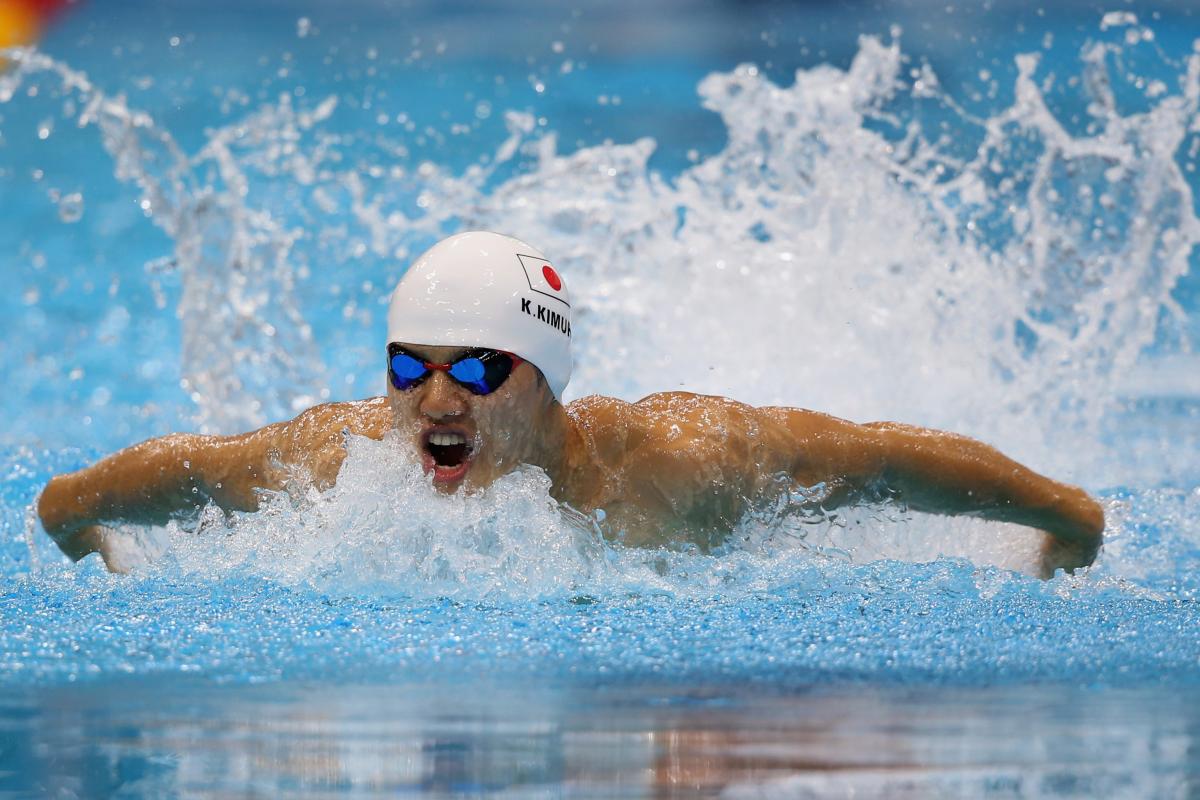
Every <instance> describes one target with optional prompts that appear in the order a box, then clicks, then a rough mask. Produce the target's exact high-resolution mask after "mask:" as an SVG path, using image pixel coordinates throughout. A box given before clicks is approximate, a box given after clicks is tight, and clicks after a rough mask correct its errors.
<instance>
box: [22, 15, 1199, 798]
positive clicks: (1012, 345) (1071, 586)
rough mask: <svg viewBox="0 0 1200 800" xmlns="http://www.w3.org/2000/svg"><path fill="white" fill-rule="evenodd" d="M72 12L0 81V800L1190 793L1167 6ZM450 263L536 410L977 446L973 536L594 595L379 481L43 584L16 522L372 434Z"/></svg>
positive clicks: (710, 567)
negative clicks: (1045, 557) (503, 263)
mask: <svg viewBox="0 0 1200 800" xmlns="http://www.w3.org/2000/svg"><path fill="white" fill-rule="evenodd" d="M645 5H646V4H640V3H627V4H626V3H617V4H604V5H594V6H593V5H582V6H578V7H574V8H570V7H565V6H562V7H560V6H559V5H557V4H545V5H542V4H531V5H522V6H514V7H511V8H508V7H492V8H491V9H490V10H479V9H474V8H468V7H465V6H464V7H447V6H445V5H444V4H429V5H421V4H389V3H385V2H378V3H376V2H360V3H353V4H349V5H346V4H340V5H339V6H337V7H336V11H335V10H334V7H331V6H326V5H324V4H319V3H315V2H314V3H297V4H286V5H285V4H282V3H269V4H264V5H261V6H257V7H253V8H251V7H248V6H246V5H244V4H234V3H228V4H220V3H219V4H215V5H212V4H206V5H205V7H204V8H203V9H200V7H198V6H196V5H194V4H190V3H183V2H166V3H164V2H155V3H141V2H121V3H115V2H114V3H107V4H104V3H100V2H89V3H85V4H82V5H81V6H79V7H78V8H74V9H72V10H71V12H70V13H69V14H68V15H66V16H65V17H64V18H63V19H62V20H61V22H60V23H59V24H58V25H57V26H56V27H54V28H52V29H51V30H50V31H49V32H48V34H47V37H46V38H45V40H44V41H43V42H42V46H41V49H40V50H38V51H36V52H22V53H13V54H11V55H10V58H11V60H12V61H13V64H12V66H11V67H10V69H9V70H8V71H7V72H6V73H0V274H2V275H4V276H5V278H6V279H7V280H6V285H7V287H8V288H9V291H7V292H4V293H0V312H2V313H0V363H3V364H4V365H5V366H4V374H5V377H6V388H7V391H5V392H4V393H3V394H0V414H2V415H3V418H4V420H5V424H4V425H3V426H2V427H0V474H3V476H4V478H3V481H0V526H2V527H0V536H2V539H0V564H2V569H3V578H2V580H0V796H15V797H25V796H39V797H40V796H55V797H57V796H84V797H90V796H107V795H121V796H147V797H159V796H174V795H189V796H190V795H199V796H205V795H220V796H246V795H265V796H286V795H292V794H302V793H306V792H316V793H321V794H350V795H374V794H380V795H383V794H395V793H397V792H401V791H406V792H412V791H429V792H433V793H439V794H503V793H507V794H515V795H518V796H527V795H534V796H541V795H546V796H562V795H564V794H567V795H582V796H592V795H595V796H611V795H614V794H619V795H627V796H646V795H659V794H667V795H669V794H675V793H688V792H700V793H704V794H710V795H715V794H724V795H729V796H753V797H764V796H766V797H774V796H779V797H796V796H822V795H831V796H845V795H847V794H851V793H854V794H855V795H856V796H863V797H876V796H879V797H929V796H972V797H975V796H988V797H1042V796H1049V797H1189V796H1195V795H1196V794H1197V793H1200V702H1198V701H1200V610H1198V609H1197V596H1198V590H1200V460H1198V459H1197V456H1196V453H1197V448H1198V445H1200V359H1197V357H1196V356H1195V355H1194V353H1195V351H1196V348H1197V347H1198V346H1200V269H1197V268H1196V264H1195V261H1196V256H1195V253H1194V250H1195V248H1194V245H1195V243H1196V242H1197V240H1198V239H1200V219H1198V217H1197V206H1196V200H1195V192H1196V189H1197V188H1198V180H1200V179H1198V178H1197V175H1196V171H1195V167H1196V164H1197V162H1198V160H1200V125H1197V121H1198V120H1200V115H1198V114H1197V110H1198V104H1200V56H1198V55H1197V54H1196V53H1197V48H1196V46H1195V45H1194V44H1193V43H1194V42H1195V41H1197V40H1198V39H1200V20H1198V19H1197V18H1196V16H1195V15H1194V13H1193V12H1192V11H1191V10H1190V9H1189V8H1188V7H1187V5H1186V4H1183V3H1179V4H1170V3H1166V4H1159V5H1149V4H1124V3H1121V4H1118V3H1113V4H1111V5H1110V6H1107V5H1096V4H1093V3H1083V2H1080V3H1065V4H1055V6H1054V7H1053V8H1039V7H1037V6H1028V7H1025V6H1018V5H1016V4H1007V3H997V4H984V5H980V6H979V7H977V8H974V7H973V8H959V7H956V6H954V5H948V4H946V3H938V4H930V3H923V2H908V3H895V4H890V3H875V4H872V3H845V4H828V5H826V4H814V5H796V6H793V5H777V4H772V3H756V4H746V5H743V4H724V3H707V4H700V5H698V6H694V7H687V8H683V7H677V6H675V5H670V4H668V5H663V6H655V7H645ZM466 227H483V228H493V229H497V230H503V231H509V232H512V233H514V234H515V235H518V236H521V237H522V238H525V239H528V240H531V241H533V242H536V243H538V244H539V246H541V247H542V248H543V249H544V250H545V251H546V252H547V253H549V254H551V255H552V257H553V258H554V259H555V263H556V265H557V266H558V267H560V268H561V270H562V271H563V272H564V274H566V276H567V278H568V280H569V281H571V285H572V291H573V295H574V296H575V297H577V298H578V304H579V308H580V311H579V314H578V319H577V320H576V324H575V325H574V326H573V327H574V329H575V333H576V337H577V339H576V341H577V345H578V348H577V352H576V372H575V379H574V382H573V383H572V385H571V387H570V388H569V390H568V398H574V397H580V396H583V395H585V394H588V393H592V392H598V393H606V394H614V395H617V396H621V397H625V398H628V399H634V398H637V397H640V396H642V395H643V394H645V393H648V392H652V391H656V390H661V389H676V388H684V389H688V390H692V391H701V392H716V393H721V394H728V395H732V396H735V397H738V398H740V399H743V400H747V401H750V402H755V403H762V404H768V403H770V404H792V405H799V406H804V407H810V408H816V409H820V410H825V411H829V412H831V413H835V414H838V415H841V416H845V417H848V418H851V419H857V420H870V419H898V420H903V421H907V422H913V423H917V424H924V425H932V426H937V427H942V428H947V429H952V430H956V431H960V432H963V433H967V434H970V435H973V436H976V437H978V438H981V439H984V440H986V441H988V442H990V443H992V444H995V445H996V446H998V447H1000V448H1001V449H1003V450H1004V451H1005V452H1008V453H1010V454H1012V455H1013V456H1015V457H1017V458H1020V459H1021V460H1023V461H1026V462H1027V463H1029V464H1030V465H1032V466H1033V467H1035V468H1037V469H1039V470H1041V471H1043V472H1046V473H1048V474H1051V475H1054V476H1056V477H1060V478H1062V479H1064V480H1069V481H1073V482H1075V483H1078V484H1080V485H1082V486H1084V487H1085V488H1087V489H1088V490H1089V491H1091V492H1093V493H1094V494H1096V495H1097V496H1098V497H1099V498H1100V499H1101V501H1102V502H1103V504H1104V506H1105V509H1106V512H1107V515H1108V521H1109V526H1108V531H1107V534H1106V536H1107V544H1106V546H1105V548H1104V550H1103V552H1102V553H1101V555H1100V558H1099V560H1098V561H1097V563H1096V565H1095V566H1094V567H1092V568H1091V569H1090V570H1088V571H1087V572H1086V573H1085V574H1081V575H1076V576H1067V575H1059V576H1057V577H1056V578H1054V579H1053V580H1050V581H1046V582H1043V581H1040V580H1037V579H1035V578H1032V577H1029V575H1028V573H1029V572H1030V571H1031V569H1032V564H1033V557H1034V552H1035V550H1036V547H1037V540H1036V538H1035V537H1034V536H1033V535H1032V534H1030V533H1029V532H1027V531H1023V530H1021V529H1019V528H1014V527H1009V526H999V525H986V524H983V523H979V522H976V521H971V520H945V519H939V518H930V517H923V516H920V515H915V514H911V513H908V512H906V511H905V510H904V509H899V508H888V507H868V508H862V509H853V510H850V511H848V512H846V513H844V514H839V515H838V516H835V517H831V518H821V519H814V518H811V517H798V516H797V515H796V514H794V513H790V509H788V508H787V507H786V506H784V507H779V508H769V509H762V510H761V511H760V512H759V513H757V514H755V515H753V516H752V517H750V518H748V519H746V520H745V521H743V522H742V523H741V525H740V526H739V530H738V531H737V533H739V534H742V535H739V536H738V537H736V538H737V539H738V541H740V542H742V544H740V545H738V546H737V547H730V548H728V549H727V551H725V552H720V553H717V554H713V555H702V554H697V553H693V552H687V551H671V550H662V551H644V550H631V549H625V548H622V547H620V546H616V545H610V544H606V543H604V542H603V541H601V540H599V539H597V538H596V536H595V535H594V534H593V533H592V532H591V531H589V530H586V529H581V528H579V527H578V526H577V525H576V524H574V523H572V522H571V521H569V520H567V519H564V518H563V517H562V516H561V515H560V514H559V513H558V511H557V509H556V508H555V507H554V506H553V504H552V503H551V502H550V501H549V498H548V495H547V493H546V481H545V478H544V476H543V475H541V474H540V473H538V472H537V471H525V472H518V473H516V474H514V475H511V476H508V477H507V478H505V479H504V480H502V481H500V482H499V483H498V484H497V485H496V486H495V487H493V488H492V489H491V490H489V491H488V492H487V493H484V494H482V495H479V496H474V497H466V498H462V497H460V498H450V499H448V498H443V497H441V496H439V495H437V494H435V493H434V492H432V491H431V490H430V489H429V487H427V486H425V485H424V484H423V483H422V481H421V480H420V478H419V476H418V475H415V474H414V473H413V470H412V468H411V465H409V464H407V463H405V461H404V459H403V457H402V456H400V455H399V454H398V453H397V452H396V450H395V449H394V448H391V447H389V443H388V442H387V441H384V442H371V441H366V440H352V441H350V442H349V444H348V446H349V448H350V454H349V456H348V458H347V461H346V464H345V466H344V468H343V472H342V474H341V476H340V478H339V482H338V485H337V486H336V487H335V488H334V489H332V490H330V491H329V492H326V493H324V494H320V493H316V492H313V491H306V490H304V489H300V490H298V491H296V492H295V493H293V494H292V495H291V496H280V497H275V498H272V499H271V500H270V502H269V503H268V507H267V509H266V510H264V511H263V512H260V513H258V514H252V515H242V516H238V517H235V518H233V519H230V520H226V519H223V518H221V517H220V515H219V514H211V515H209V514H205V515H203V516H202V517H201V518H200V519H198V520H193V521H186V522H184V523H180V524H173V525H172V526H170V527H169V528H167V529H160V530H130V531H127V534H128V541H129V547H128V554H127V555H128V558H130V559H131V560H136V561H142V562H144V563H143V564H142V566H140V567H138V568H137V569H135V570H134V572H133V573H132V574H131V575H129V576H121V577H115V576H111V575H109V574H107V573H106V572H105V570H104V569H103V565H102V564H101V563H100V562H99V561H98V560H97V559H96V558H89V559H85V560H84V561H82V562H80V563H79V564H70V563H68V562H66V561H65V560H64V559H63V558H62V557H61V556H60V555H59V554H58V553H57V551H56V549H55V548H54V546H53V544H52V543H51V542H50V541H49V540H48V539H47V538H46V537H45V535H44V533H43V532H42V531H41V530H40V528H39V527H38V526H37V524H36V521H35V519H34V517H33V516H32V515H31V511H30V509H31V507H32V504H33V503H34V502H35V500H36V497H37V493H38V491H39V490H40V488H41V487H42V486H43V485H44V484H45V482H46V481H47V480H48V479H49V477H50V476H52V475H54V474H56V473H58V472H62V471H65V470H70V469H75V468H78V467H81V466H84V465H86V464H88V463H90V462H91V461H93V460H94V459H96V458H97V457H99V456H100V455H102V454H104V453H107V452H110V451H112V450H114V449H116V448H119V447H122V446H125V445H127V444H130V443H132V442H135V441H139V440H141V439H144V438H147V437H150V436H153V435H157V434H161V433H165V432H167V431H172V430H181V429H187V430H206V431H213V432H231V431H239V430H245V429H247V428H249V427H252V426H256V425H260V424H263V423H266V422H269V421H272V420H276V419H281V418H284V417H287V416H289V415H291V414H293V413H295V411H297V410H300V409H302V408H305V407H307V406H308V405H311V404H312V403H314V402H319V401H322V400H343V399H350V398H357V397H365V396H370V395H372V394H376V393H378V392H380V391H381V390H382V386H383V376H382V372H381V370H380V363H381V358H380V352H381V344H382V338H383V309H384V307H385V306H384V302H385V300H386V296H387V292H388V290H389V289H390V286H391V285H392V284H393V283H394V281H395V280H396V279H397V278H398V277H399V275H401V274H402V272H403V270H404V268H405V265H406V263H407V259H408V258H410V257H411V256H412V255H414V254H415V253H416V252H419V251H420V250H421V249H422V248H423V247H425V246H427V245H428V244H430V243H432V242H433V241H434V240H436V239H437V238H439V237H440V236H442V235H444V234H446V233H450V232H453V231H456V230H459V229H462V228H466Z"/></svg>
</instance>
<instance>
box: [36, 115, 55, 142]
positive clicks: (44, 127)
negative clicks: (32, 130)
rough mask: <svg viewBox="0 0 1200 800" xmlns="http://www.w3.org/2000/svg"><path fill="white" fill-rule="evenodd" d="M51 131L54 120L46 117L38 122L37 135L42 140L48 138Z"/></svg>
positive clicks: (52, 131)
mask: <svg viewBox="0 0 1200 800" xmlns="http://www.w3.org/2000/svg"><path fill="white" fill-rule="evenodd" d="M52 133H54V120H52V119H50V118H49V117H47V118H46V119H44V120H42V121H41V122H39V123H38V128H37V137H38V138H39V139H41V140H42V141H43V142H44V141H46V140H47V139H49V138H50V134H52Z"/></svg>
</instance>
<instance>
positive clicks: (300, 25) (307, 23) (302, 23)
mask: <svg viewBox="0 0 1200 800" xmlns="http://www.w3.org/2000/svg"><path fill="white" fill-rule="evenodd" d="M311 30H312V20H310V19H309V18H308V17H301V18H300V19H298V20H296V35H297V36H299V37H300V38H301V39H303V38H305V37H306V36H308V34H309V32H310V31H311Z"/></svg>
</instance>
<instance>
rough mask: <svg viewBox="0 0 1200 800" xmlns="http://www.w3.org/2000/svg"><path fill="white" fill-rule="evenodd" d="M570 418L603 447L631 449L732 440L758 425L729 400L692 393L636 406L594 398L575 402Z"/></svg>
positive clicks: (660, 395) (661, 395) (748, 410)
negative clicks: (714, 438)
mask: <svg viewBox="0 0 1200 800" xmlns="http://www.w3.org/2000/svg"><path fill="white" fill-rule="evenodd" d="M567 413H568V414H569V415H570V416H571V418H572V419H573V420H574V421H575V422H576V424H577V425H578V426H579V427H581V428H583V429H585V430H587V431H588V433H589V435H590V436H591V437H592V438H593V439H595V440H596V441H597V442H598V443H599V442H605V443H609V444H611V445H612V446H616V447H622V448H625V449H631V448H637V447H639V446H641V445H643V444H649V443H654V444H656V445H663V444H668V443H675V444H677V445H678V446H679V447H681V448H686V447H688V446H690V443H692V442H695V441H696V440H697V439H702V438H708V437H711V436H713V435H722V436H724V435H726V434H727V433H728V432H729V431H730V430H732V429H737V430H744V429H745V428H746V427H747V426H751V427H752V426H753V424H754V415H755V414H756V409H754V408H753V407H752V406H748V405H746V404H745V403H739V402H737V401H735V400H730V399H728V398H726V397H719V396H715V395H702V394H694V393H692V392H657V393H655V394H651V395H647V396H646V397H643V398H642V399H641V400H638V401H637V402H635V403H629V402H626V401H624V400H619V399H617V398H614V397H604V396H601V395H592V396H590V397H584V398H581V399H579V400H576V401H575V402H573V403H571V404H570V405H569V406H568V407H567Z"/></svg>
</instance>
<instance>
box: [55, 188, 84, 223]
mask: <svg viewBox="0 0 1200 800" xmlns="http://www.w3.org/2000/svg"><path fill="white" fill-rule="evenodd" d="M82 217H83V195H82V194H80V193H79V192H71V193H70V194H66V195H63V196H62V198H61V199H60V200H59V201H58V218H59V219H61V220H62V221H63V222H66V223H73V222H79V220H80V218H82Z"/></svg>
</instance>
